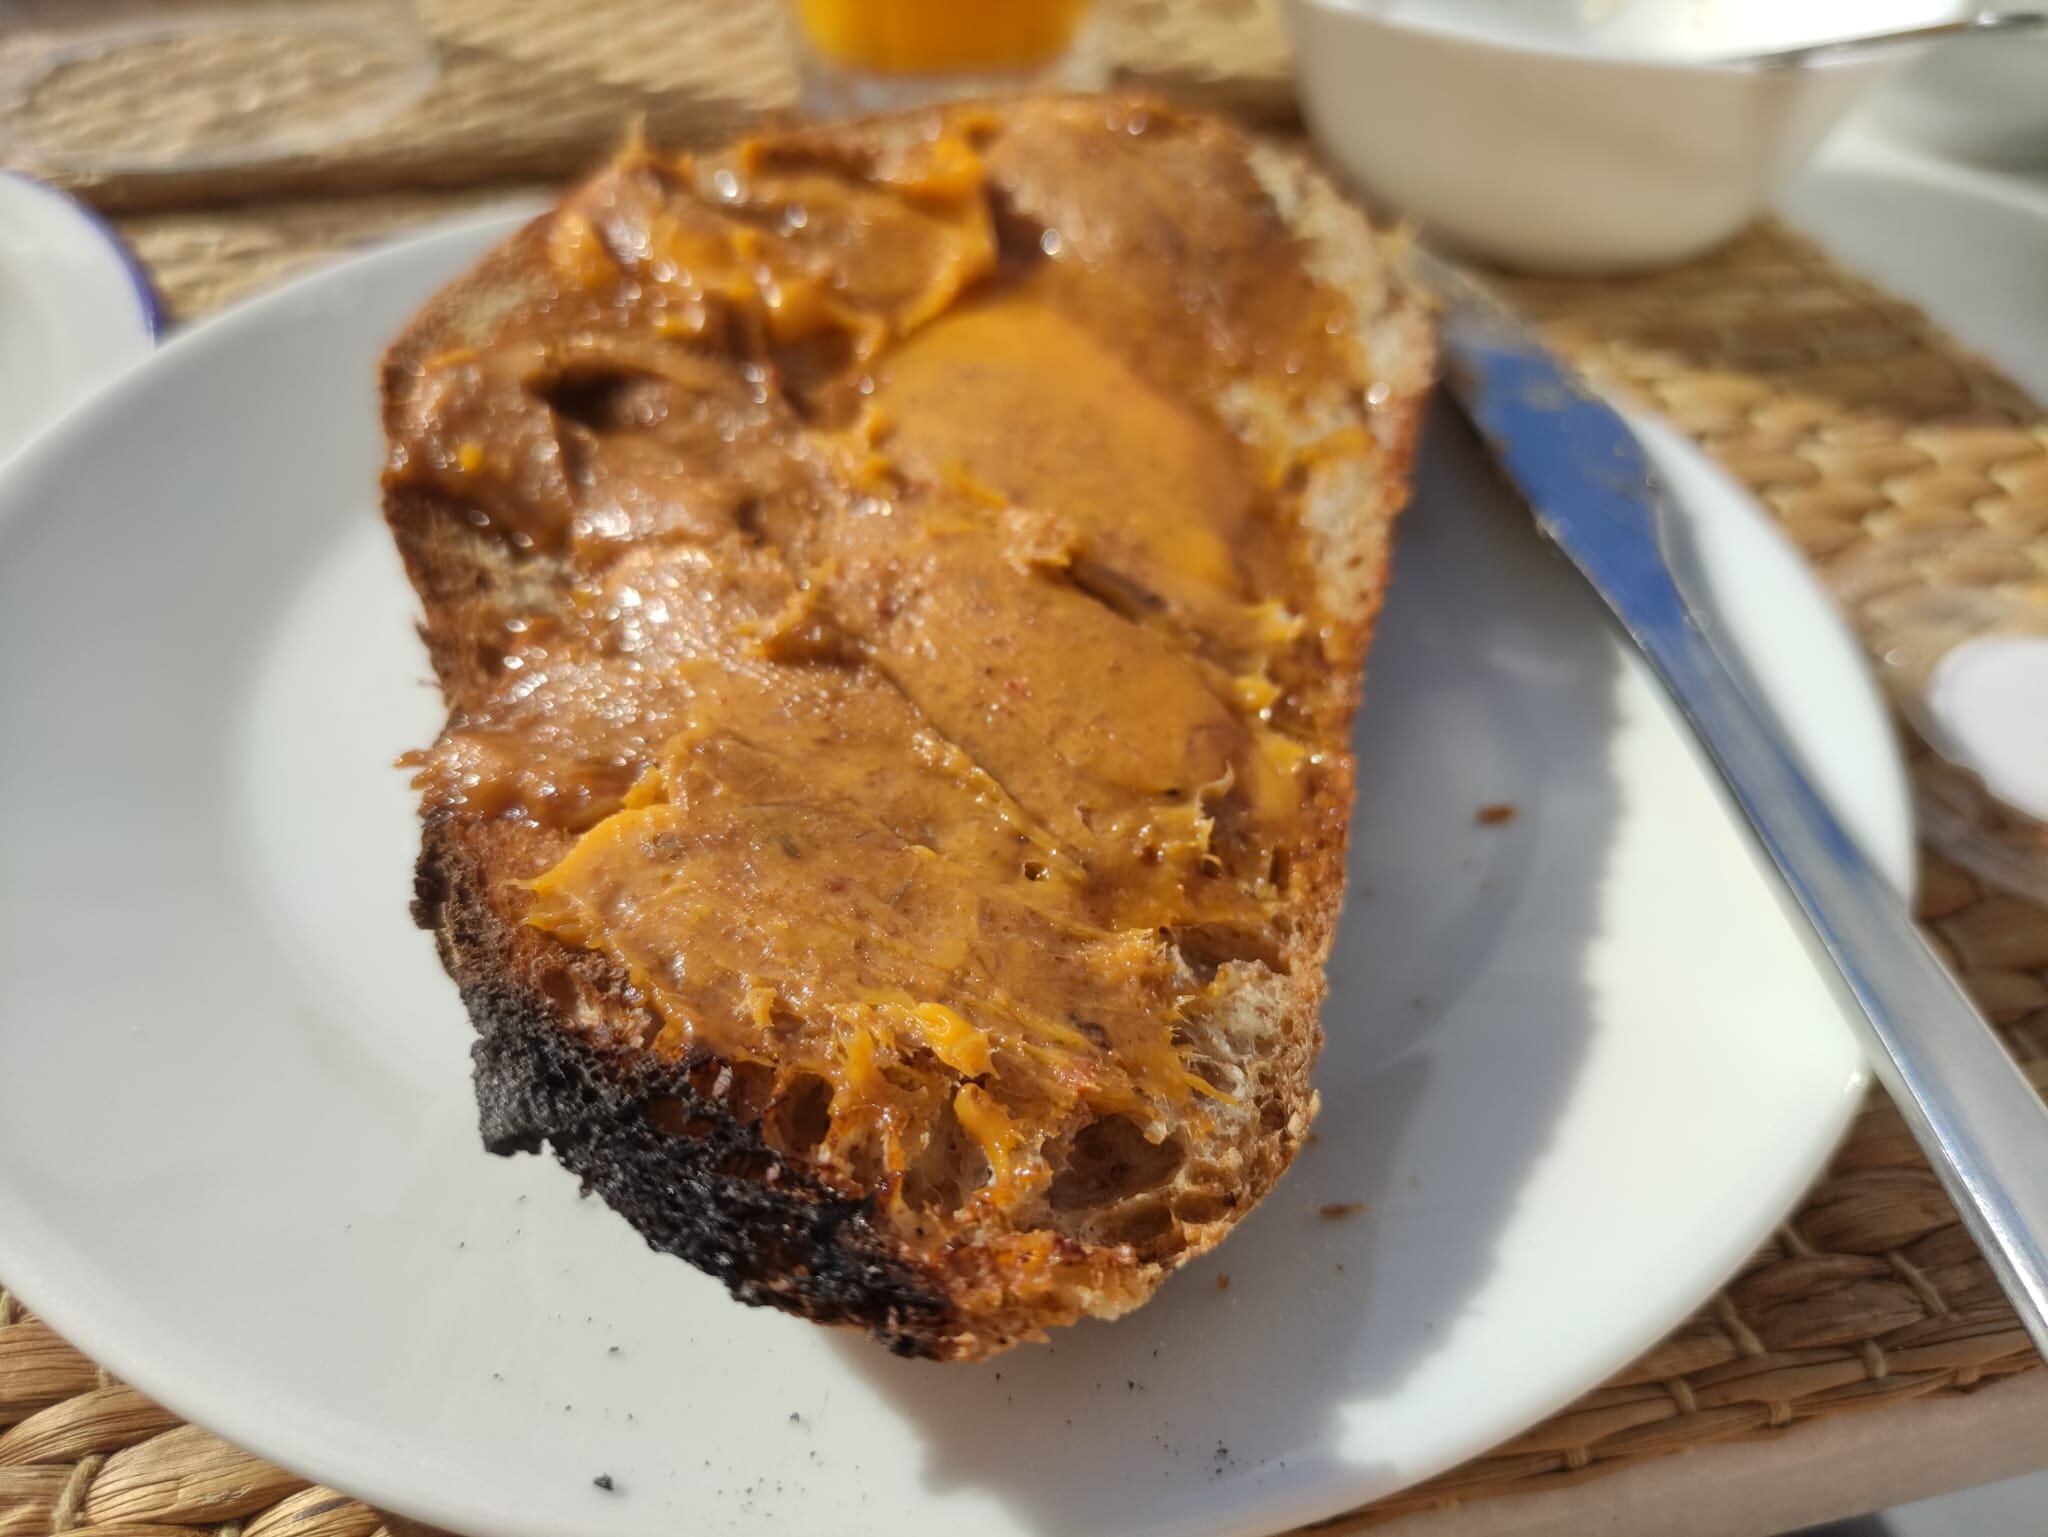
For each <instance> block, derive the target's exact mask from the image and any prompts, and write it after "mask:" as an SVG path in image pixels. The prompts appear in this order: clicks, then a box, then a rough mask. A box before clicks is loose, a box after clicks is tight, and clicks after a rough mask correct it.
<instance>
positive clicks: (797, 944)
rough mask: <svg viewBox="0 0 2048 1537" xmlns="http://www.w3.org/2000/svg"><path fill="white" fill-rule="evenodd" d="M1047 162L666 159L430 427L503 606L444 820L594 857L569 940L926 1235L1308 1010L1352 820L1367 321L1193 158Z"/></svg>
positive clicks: (1233, 182)
mask: <svg viewBox="0 0 2048 1537" xmlns="http://www.w3.org/2000/svg"><path fill="white" fill-rule="evenodd" d="M1032 131H1033V134H1034V135H1035V137H1034V139H1033V141H1032V142H1029V143H1020V142H1018V141H1017V138H1016V136H1014V135H1006V134H1005V133H1004V132H1003V131H1002V130H999V129H998V128H997V127H996V126H995V125H994V124H993V123H992V122H989V121H984V120H983V119H981V118H980V117H978V116H976V115H975V114H973V113H972V112H956V113H954V114H951V115H949V116H946V117H944V118H934V119H932V120H931V121H930V122H929V123H928V124H923V125H917V126H915V127H912V128H902V127H898V128H896V129H894V130H892V131H890V132H888V133H877V134H876V135H874V136H872V137H870V138H869V139H866V140H857V139H849V138H848V137H846V136H841V137H837V138H834V139H832V140H824V139H817V140H814V139H809V138H806V137H803V136H791V137H787V138H781V139H775V140H768V141H762V142H757V143H753V144H748V145H743V146H740V147H739V148H738V149H736V150H733V151H731V152H728V153H727V154H725V155H723V156H721V157H719V158H717V159H711V160H704V161H683V160H674V159H665V158H661V157H658V156H655V155H653V154H651V153H649V152H645V151H641V150H635V151H632V152H629V153H628V154H627V155H626V156H625V157H624V159H623V160H622V161H621V163H620V164H619V165H618V166H617V167H616V168H615V169H614V170H613V171H612V172H611V173H609V174H608V175H606V176H605V177H602V178H600V179H599V180H598V181H597V182H595V183H594V184H592V186H590V187H589V188H587V189H585V190H584V191H583V192H582V193H580V194H578V195H577V196H576V197H575V198H574V199H572V200H571V201H570V202H569V203H568V204H567V205H566V206H565V207H564V208H562V209H561V210H559V211H558V212H557V213H555V214H554V215H552V216H550V218H549V219H548V220H547V221H545V222H544V223H543V224H542V225H541V226H538V227H536V229H535V230H534V231H533V232H531V233H530V234H529V236H528V237H527V238H528V239H529V240H530V241H534V242H538V243H539V245H540V247H541V249H542V251H543V252H544V256H545V262H546V268H547V271H548V273H549V281H548V283H547V284H546V285H545V288H544V291H543V292H542V293H541V294H539V295H538V296H536V297H534V298H531V299H529V300H528V301H527V302H525V303H523V304H522V305H520V306H518V307H516V308H515V309H513V310H511V311H509V312H507V313H505V314H503V315H502V316H500V317H498V318H497V319H496V320H495V321H494V322H493V323H492V324H491V325H490V326H489V327H488V328H487V329H486V330H485V332H484V333H483V334H482V335H480V336H479V337H478V338H477V339H476V342H475V344H474V345H465V346H461V347H457V348H453V349H451V350H450V351H449V352H448V353H446V354H445V355H442V356H438V357H434V358H429V359H426V360H424V361H423V362H421V363H420V364H418V365H417V369H416V373H417V377H416V378H415V379H414V380H413V381H412V384H411V387H410V389H409V392H408V395H407V403H406V405H405V406H404V408H403V410H402V411H401V412H400V413H399V415H398V417H397V419H396V423H395V426H394V448H393V458H392V465H391V469H390V478H391V482H392V484H393V485H394V486H395V487H398V488H401V489H402V488H405V487H424V488H427V489H430V490H431V491H432V492H433V493H434V494H435V495H437V496H438V497H440V498H442V499H444V500H446V501H449V502H452V503H453V504H455V505H459V506H460V507H461V508H463V509H464V514H465V516H466V518H467V522H468V525H469V526H471V527H473V528H474V529H475V530H476V531H477V535H478V536H479V537H484V538H489V539H492V540H495V541H497V542H498V544H499V546H500V551H501V557H502V561H503V565H504V572H505V575H504V578H503V581H502V582H501V583H500V584H499V588H498V590H496V591H495V592H494V593H492V594H491V595H490V601H491V602H492V603H494V604H496V605H498V609H502V611H503V612H502V616H501V617H502V623H501V626H500V627H501V628H502V631H503V635H502V643H501V644H500V645H498V646H496V647H493V648H490V651H489V654H488V655H485V656H482V657H480V658H478V659H476V660H475V663H474V671H475V673H476V675H477V676H476V678H475V679H474V680H473V681H472V682H471V683H470V684H469V685H468V686H467V687H466V689H465V692H466V694H467V697H466V698H465V699H464V700H463V701H462V707H461V708H459V709H458V711H457V713H456V715H455V717H454V718H453V719H452V720H451V722H450V726H449V729H448V731H447V732H446V733H444V735H443V737H442V739H441V740H440V741H439V742H438V743H437V744H436V745H435V746H434V748H433V749H432V750H431V751H430V752H429V753H428V754H426V755H425V758H424V763H423V767H422V771H421V775H420V782H421V785H422V787H423V789H424V791H425V793H426V797H427V802H428V808H429V814H430V815H448V816H470V817H487V818H497V819H504V820H507V821H512V822H517V823H521V824H531V825H534V826H537V827H540V828H543V829H547V830H549V831H550V834H551V836H550V837H549V838H548V839H546V840H544V844H543V846H544V847H546V849H547V851H548V859H547V860H546V861H544V862H542V863H541V864H540V865H538V866H537V867H536V868H535V869H534V870H533V871H532V872H531V879H530V881H529V882H528V883H527V884H526V885H525V886H524V887H523V888H522V891H523V897H522V900H523V901H524V903H525V904H526V906H525V911H524V914H523V916H524V918H525V921H527V922H528V923H530V924H531V925H533V926H534V927H536V928H538V929H539V930H542V931H544V932H546V933H548V934H550V935H552V936H554V937H556V938H557V939H559V940H562V941H564V942H566V943H567V944H569V945H571V946H574V947H578V948H580V949H583V950H588V951H592V952H596V953H598V954H601V955H603V956H605V957H607V958H609V959H610V960H611V961H613V962H614V963H616V965H617V967H618V968H619V970H620V971H621V972H622V973H623V975H624V976H625V978H627V979H628V984H629V987H630V996H631V997H632V998H633V999H634V1000H635V1001H636V1002H639V1003H642V1004H644V1006H645V1008H646V1010H647V1012H648V1015H649V1017H650V1019H651V1020H652V1021H653V1022H654V1024H653V1027H652V1028H653V1031H654V1033H653V1034H652V1036H651V1039H650V1042H649V1044H651V1046H652V1047H653V1049H655V1050H656V1051H658V1052H660V1053H662V1054H664V1055H667V1056H671V1057H675V1058H678V1059H686V1058H690V1057H692V1056H693V1055H696V1054H700V1053H702V1052H706V1051H708V1052H712V1053H715V1054H717V1055H718V1056H719V1057H721V1058H723V1059H725V1060H727V1061H728V1062H733V1063H742V1064H744V1063H752V1064H757V1065H758V1067H759V1069H760V1071H761V1073H762V1074H763V1075H764V1076H765V1078H766V1080H767V1081H768V1082H769V1083H770V1085H771V1090H770V1093H769V1094H768V1096H767V1102H769V1103H772V1104H774V1105H775V1106H777V1107H779V1109H778V1110H777V1112H776V1114H777V1115H778V1116H779V1117H780V1120H779V1121H778V1122H777V1125H776V1127H775V1132H776V1136H777V1137H778V1138H779V1139H780V1140H781V1141H782V1142H783V1143H784V1144H785V1145H787V1146H789V1147H792V1148H793V1149H795V1150H799V1151H802V1152H805V1153H807V1154H809V1155H810V1156H812V1157H814V1158H815V1159H816V1160H817V1161H818V1162H819V1163H820V1164H821V1165H823V1166H824V1167H826V1168H827V1169H838V1170H842V1171H844V1172H845V1173H846V1174H847V1175H848V1176H849V1178H852V1179H857V1180H859V1181H860V1182H862V1183H864V1184H868V1183H872V1182H875V1181H877V1180H879V1181H880V1182H881V1183H883V1184H884V1185H885V1186H886V1187H887V1188H888V1189H889V1190H890V1191H891V1193H892V1194H893V1196H894V1197H895V1199H896V1204H897V1207H898V1209H899V1210H903V1211H916V1210H922V1209H925V1208H928V1207H934V1206H936V1207H939V1208H942V1209H945V1210H955V1209H959V1208H962V1207H980V1208H982V1209H986V1210H992V1211H993V1210H1000V1209H1002V1208H1004V1207H1006V1206H1009V1205H1012V1204H1014V1203H1015V1202H1017V1201H1018V1200H1019V1199H1021V1198H1023V1197H1025V1196H1029V1195H1037V1194H1043V1193H1045V1192H1046V1190H1047V1187H1048V1186H1049V1185H1050V1184H1051V1183H1052V1181H1053V1180H1054V1177H1055V1173H1056V1168H1057V1166H1058V1163H1059V1159H1060V1154H1061V1151H1062V1143H1063V1139H1071V1138H1072V1137H1073V1136H1074V1135H1076V1134H1077V1133H1078V1132H1080V1131H1081V1130H1082V1129H1083V1128H1086V1127H1087V1126H1089V1125H1090V1124H1091V1123H1094V1122H1098V1121H1100V1120H1101V1119H1103V1118H1105V1117H1122V1118H1124V1119H1126V1120H1128V1121H1129V1122H1131V1123H1132V1124H1133V1125H1134V1126H1135V1127H1136V1128H1138V1130H1139V1131H1140V1132H1141V1133H1142V1134H1143V1135H1144V1136H1145V1137H1146V1138H1147V1139H1148V1140H1150V1141H1152V1142H1155V1143H1156V1142H1159V1141H1161V1140H1162V1139H1164V1138H1166V1137H1167V1136H1168V1135H1169V1133H1170V1132H1171V1130H1172V1128H1173V1127H1174V1125H1175V1124H1176V1122H1177V1121H1178V1120H1181V1119H1183V1118H1185V1117H1187V1116H1189V1115H1191V1114H1193V1115H1199V1114H1200V1112H1201V1105H1202V1103H1203V1102H1204V1101H1205V1100H1208V1099H1212V1098H1213V1097H1215V1096H1216V1095H1217V1093H1218V1091H1217V1090H1215V1089H1214V1088H1212V1087H1211V1085H1210V1084H1209V1083H1208V1082H1207V1081H1206V1080H1205V1078H1204V1076H1203V1072H1202V1064H1201V1063H1200V1062H1199V1061H1197V1060H1193V1059H1191V1058H1190V1056H1189V1055H1188V1053H1187V1051H1186V1049H1185V1046H1184V1037H1183V1033H1182V1032H1181V1031H1180V1030H1179V1029H1178V1028H1177V1027H1178V1022H1179V1021H1180V1020H1181V1019H1182V1018H1183V1017H1184V1015H1185V1012H1186V1011H1187V1010H1188V1009H1189V1008H1190V1007H1195V1006H1198V1001H1199V999H1200V998H1201V996H1202V995H1203V994H1204V992H1205V991H1206V990H1208V989H1210V988H1213V987H1216V986H1217V985H1219V984H1218V981H1217V978H1218V976H1219V974H1220V975H1222V976H1224V977H1226V978H1227V977H1228V976H1229V974H1230V972H1231V968H1232V967H1233V966H1234V965H1237V964H1240V963H1247V962H1252V963H1263V964H1266V965H1269V966H1273V967H1284V966H1285V965H1286V964H1287V960H1286V958H1285V957H1286V955H1287V953H1288V949H1289V930H1288V919H1287V909H1286V898H1287V895H1288V885H1289V882H1290V880H1291V879H1293V878H1295V872H1294V865H1295V860H1296V857H1297V856H1298V855H1299V853H1300V852H1301V851H1302V850H1303V849H1304V848H1305V847H1307V846H1308V845H1309V844H1311V843H1314V842H1317V841H1322V842H1325V843H1326V842H1328V841H1329V840H1330V838H1331V831H1330V828H1331V825H1332V819H1333V818H1334V819H1336V820H1335V825H1336V826H1338V827H1341V815H1342V811H1341V805H1337V806H1336V809H1334V810H1333V809H1332V807H1333V804H1335V803H1337V802H1338V801H1339V800H1340V798H1341V796H1342V793H1343V790H1344V787H1345V786H1346V785H1348V773H1349V765H1348V762H1347V761H1346V760H1345V759H1344V758H1343V755H1342V752H1341V743H1340V742H1338V741H1336V740H1335V738H1336V736H1337V732H1336V730H1334V729H1333V727H1335V726H1339V725H1341V722H1342V720H1343V719H1344V717H1345V715H1346V713H1347V712H1348V707H1349V702H1350V700H1351V698H1352V689H1353V684H1352V681H1351V680H1350V679H1349V678H1348V677H1345V676H1341V675H1336V676H1333V674H1332V668H1331V665H1330V664H1331V660H1332V657H1333V656H1341V655H1342V654H1343V647H1342V646H1341V645H1339V644H1337V642H1336V640H1335V638H1334V637H1335V636H1336V631H1335V629H1334V628H1333V621H1332V619H1331V618H1330V616H1329V615H1327V614H1326V613H1324V611H1323V607H1322V605H1321V603H1320V601H1319V599H1318V595H1317V584H1316V581H1315V578H1314V575H1313V570H1312V566H1311V561H1310V548H1309V535H1308V532H1307V530H1306V528H1305V527H1304V525H1303V519H1302V516H1301V513H1300V509H1299V508H1298V507H1297V506H1296V505H1295V491H1296V490H1297V489H1298V485H1299V481H1300V469H1299V467H1300V465H1301V464H1302V463H1304V462H1306V460H1307V459H1308V458H1309V457H1310V456H1312V455H1313V454H1315V453H1316V452H1318V451H1322V450H1325V449H1326V448H1327V446H1328V441H1329V440H1330V439H1333V438H1336V437H1339V436H1342V440H1343V444H1344V446H1345V447H1346V449H1347V451H1356V448H1357V444H1356V442H1355V438H1356V435H1357V431H1358V429H1357V425H1356V421H1355V419H1353V418H1351V417H1349V416H1346V417H1343V418H1342V419H1341V420H1337V421H1332V422H1320V421H1318V422H1314V423H1312V425H1311V426H1310V427H1309V428H1307V429H1304V427H1303V426H1302V422H1303V419H1304V417H1305V415H1306V414H1307V411H1306V407H1305V406H1303V405H1302V403H1303V402H1311V401H1315V400H1319V399H1326V398H1328V397H1329V396H1330V395H1331V394H1332V392H1333V390H1338V389H1340V388H1341V381H1344V380H1349V379H1354V378H1358V377H1360V376H1361V374H1360V369H1359V366H1358V363H1357V360H1356V359H1355V357H1353V356H1352V354H1351V349H1352V348H1353V346H1354V345H1355V344H1354V342H1353V340H1352V338H1351V337H1350V335H1349V334H1348V331H1347V329H1346V327H1345V325H1344V324H1343V323H1342V322H1343V319H1344V312H1343V310H1342V308H1341V306H1340V305H1339V303H1338V302H1337V300H1336V299H1335V297H1334V296H1333V295H1331V294H1330V293H1328V292H1327V291H1325V290H1324V289H1323V288H1321V287H1320V286H1319V285H1318V284H1317V283H1316V282H1315V281H1313V280H1312V279H1311V278H1310V277H1309V276H1308V275H1307V273H1306V272H1305V271H1304V270H1303V267H1302V264H1301V261H1300V259H1299V255H1298V253H1297V251H1296V249H1295V245H1294V241H1293V237H1292V236H1291V235H1290V234H1289V233H1288V232H1287V231H1286V229H1285V227H1284V225H1283V224H1282V222H1281V221H1280V219H1279V218H1278V216H1277V215H1276V214H1275V213H1274V212H1273V210H1272V208H1271V206H1270V204H1269V202H1268V200H1267V198H1266V197H1265V195H1264V194H1263V192H1262V191H1261V190H1260V189H1259V187H1258V186H1257V185H1256V183H1255V182H1253V180H1252V178H1251V176H1250V173H1249V172H1248V171H1246V170H1245V168H1244V167H1243V165H1242V163H1241V161H1236V160H1233V159H1230V158H1227V157H1223V156H1219V155H1216V154H1214V153H1212V152H1210V151H1209V149H1208V148H1207V147H1206V146H1204V145H1202V144H1201V143H1199V142H1197V141H1194V140H1190V141H1189V142H1188V143H1187V144H1186V145H1185V152H1184V153H1182V152H1181V151H1180V147H1179V145H1178V140H1179V139H1180V137H1181V136H1182V135H1183V134H1184V132H1186V130H1184V129H1183V127H1182V125H1179V124H1177V123H1175V122H1173V121H1171V120H1165V119H1162V118H1160V117H1159V116H1158V115H1156V114H1151V113H1145V112H1137V111H1132V110H1128V109H1122V108H1110V109H1107V110H1106V109H1105V108H1104V107H1102V106H1101V105H1099V104H1083V103H1075V104H1073V106H1072V107H1071V108H1070V109H1069V110H1067V111H1066V112H1065V113H1064V114H1062V115H1056V116H1053V117H1050V118H1048V119H1046V120H1045V121H1044V122H1042V123H1040V124H1039V125H1037V126H1036V127H1035V128H1034V129H1033V130H1032ZM1161 139H1164V140H1165V141H1166V142H1165V143H1164V144H1161V143H1160V142H1159V141H1160V140H1161ZM1177 166H1179V167H1181V168H1182V169H1183V170H1190V169H1191V170H1195V171H1199V172H1200V175H1201V177H1202V180H1201V182H1199V183H1197V184H1193V185H1190V184H1188V183H1187V182H1185V181H1183V180H1181V179H1180V178H1179V177H1178V176H1177V175H1176V167H1177ZM1106 189H1107V190H1106ZM522 593H524V594H527V595H528V596H527V597H526V598H525V599H523V600H522V598H521V597H520V594H522ZM494 612H497V610H494ZM443 671H444V674H446V673H447V671H448V665H447V663H446V662H445V661H444V662H443ZM1219 969H1220V971H1219ZM1054 1194H1055V1196H1056V1194H1057V1192H1054Z"/></svg>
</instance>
